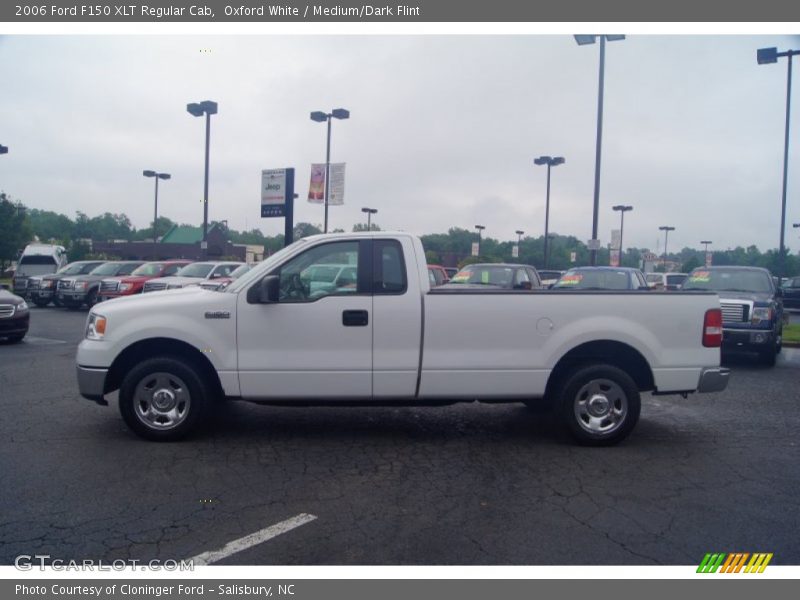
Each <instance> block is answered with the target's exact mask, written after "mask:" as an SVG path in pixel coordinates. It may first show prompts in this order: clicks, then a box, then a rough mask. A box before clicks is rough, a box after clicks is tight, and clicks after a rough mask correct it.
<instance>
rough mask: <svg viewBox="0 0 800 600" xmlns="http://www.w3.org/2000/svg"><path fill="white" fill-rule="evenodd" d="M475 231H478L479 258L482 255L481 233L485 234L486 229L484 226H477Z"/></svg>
mask: <svg viewBox="0 0 800 600" xmlns="http://www.w3.org/2000/svg"><path fill="white" fill-rule="evenodd" d="M475 229H477V230H478V256H480V255H481V233H482V232H483V230H484V229H486V227H485V226H484V225H475Z"/></svg>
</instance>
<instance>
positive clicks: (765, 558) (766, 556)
mask: <svg viewBox="0 0 800 600" xmlns="http://www.w3.org/2000/svg"><path fill="white" fill-rule="evenodd" d="M748 559H749V560H748ZM771 560H772V552H769V553H767V552H754V553H753V554H750V553H749V552H732V553H729V554H726V553H725V552H721V553H713V554H712V553H710V552H709V553H708V554H706V555H705V556H704V557H703V560H702V561H701V562H700V566H699V567H697V572H698V573H716V572H717V571H719V572H720V573H740V572H741V573H763V572H764V569H766V568H767V565H768V564H769V562H770V561H771Z"/></svg>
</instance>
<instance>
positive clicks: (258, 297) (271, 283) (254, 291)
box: [247, 275, 281, 304]
mask: <svg viewBox="0 0 800 600" xmlns="http://www.w3.org/2000/svg"><path fill="white" fill-rule="evenodd" d="M280 286H281V279H280V277H278V276H277V275H267V276H266V277H264V279H262V280H261V281H259V282H258V283H257V284H255V285H252V286H250V289H248V290H247V303H248V304H274V303H275V302H277V301H278V296H279V293H280Z"/></svg>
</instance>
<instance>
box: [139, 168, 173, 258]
mask: <svg viewBox="0 0 800 600" xmlns="http://www.w3.org/2000/svg"><path fill="white" fill-rule="evenodd" d="M142 175H144V176H145V177H153V178H154V179H155V180H156V201H155V207H154V209H153V260H158V245H157V242H158V234H157V233H156V231H157V226H158V180H159V179H164V180H167V179H170V178H171V177H172V175H170V174H169V173H156V172H155V171H142Z"/></svg>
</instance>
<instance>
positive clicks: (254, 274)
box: [77, 232, 720, 401]
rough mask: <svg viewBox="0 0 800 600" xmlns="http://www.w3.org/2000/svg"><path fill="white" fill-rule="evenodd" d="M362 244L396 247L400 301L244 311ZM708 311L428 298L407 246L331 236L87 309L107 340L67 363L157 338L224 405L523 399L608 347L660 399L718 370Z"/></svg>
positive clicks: (552, 297)
mask: <svg viewBox="0 0 800 600" xmlns="http://www.w3.org/2000/svg"><path fill="white" fill-rule="evenodd" d="M364 239H376V240H378V239H389V240H396V241H397V242H399V243H400V245H401V247H402V250H403V255H404V261H405V265H406V269H407V279H408V284H407V289H406V290H405V292H404V293H398V294H386V295H379V294H374V295H371V294H363V293H361V294H351V295H344V294H340V295H331V296H327V297H323V298H320V299H318V300H314V301H307V302H295V303H292V302H276V303H268V304H250V303H248V301H247V290H248V289H249V288H250V287H251V286H253V285H257V284H258V283H259V282H260V281H261V279H262V278H263V277H264V276H265V275H268V274H269V273H270V272H272V271H274V270H275V269H276V268H278V267H280V266H281V265H282V264H283V263H284V262H285V261H287V260H289V259H291V258H293V257H295V256H298V255H300V254H301V253H303V252H305V251H307V250H309V249H310V248H314V247H315V246H318V245H322V244H326V243H329V242H332V241H337V240H338V241H353V240H364ZM712 308H719V301H718V298H717V297H716V296H715V295H710V294H688V293H686V294H682V293H675V294H648V293H638V292H620V293H605V292H600V293H593V292H583V293H581V292H572V291H569V292H558V291H547V290H538V291H533V292H528V291H523V292H509V293H488V292H487V293H483V292H478V293H462V292H442V291H438V292H437V291H431V289H430V283H429V279H428V273H427V266H426V264H425V254H424V251H423V248H422V245H421V243H420V241H419V239H418V238H416V237H414V236H411V235H409V234H405V233H383V232H380V233H375V232H370V233H363V234H328V235H324V236H314V237H311V238H306V239H305V240H302V241H301V242H299V243H296V244H295V245H293V246H290V247H289V248H287V249H285V250H284V251H282V252H280V253H278V254H276V255H274V256H273V257H271V258H270V259H268V260H267V261H265V262H264V263H262V264H261V265H258V266H256V267H255V268H253V269H252V270H251V271H250V272H248V273H246V274H244V275H243V276H242V277H241V278H240V279H239V280H237V281H236V282H234V283H233V284H232V285H231V287H230V288H229V289H228V291H226V292H212V291H206V290H202V289H200V288H196V287H193V288H184V289H179V290H170V291H164V292H162V293H158V294H145V295H141V296H134V297H124V298H119V299H115V300H111V301H109V302H105V303H103V304H101V305H98V306H97V307H95V308H94V309H93V313H97V314H100V315H102V316H105V317H106V318H107V323H108V324H107V333H106V337H105V339H104V340H102V341H92V340H88V339H87V340H84V341H83V342H82V343H81V345H80V346H79V349H78V355H77V362H78V365H79V370H80V368H87V369H90V370H94V371H102V370H104V369H108V368H109V367H111V365H112V364H113V362H114V360H115V358H116V357H117V356H119V355H120V353H122V352H123V350H125V349H126V348H128V347H130V346H131V345H132V344H134V343H137V342H141V341H145V340H148V339H151V338H162V339H174V340H178V341H181V342H185V343H186V344H188V345H190V346H192V347H193V348H196V349H198V350H200V351H201V352H202V353H203V355H204V356H205V357H206V358H207V359H208V360H209V361H210V363H211V365H212V366H213V368H214V370H215V371H216V373H217V375H218V376H219V380H220V383H221V385H222V389H223V391H224V393H225V395H226V396H234V397H241V398H244V399H250V400H267V401H269V400H275V401H293V400H296V401H301V400H310V399H324V400H333V401H337V400H356V401H358V400H361V401H364V400H366V401H369V400H371V399H372V400H375V401H379V400H382V399H399V400H420V401H424V400H436V399H442V398H453V399H455V398H463V399H489V400H491V399H503V398H507V399H522V398H531V397H537V396H541V395H542V394H544V392H545V387H546V385H547V382H548V378H549V376H550V373H551V371H552V370H553V368H554V367H555V366H556V365H557V364H558V362H559V360H561V358H562V357H564V355H565V354H567V353H568V352H569V351H570V350H573V349H574V348H576V347H578V346H580V345H581V344H583V343H586V342H592V341H598V340H611V341H616V342H620V343H623V344H626V345H628V346H630V347H631V348H633V349H635V350H636V351H637V352H638V353H639V354H641V356H642V357H643V358H644V359H645V360H646V362H647V364H648V365H649V367H650V369H651V371H652V374H653V378H654V381H655V386H656V389H657V391H660V392H684V391H693V390H696V389H697V388H698V383H699V379H700V376H701V374H702V373H703V371H704V369H706V368H710V367H718V365H719V359H720V351H719V348H706V347H703V345H702V344H701V339H702V335H703V318H704V315H705V312H706V311H707V310H708V309H712ZM352 310H356V311H366V312H367V313H368V315H369V323H368V325H367V326H363V327H344V326H343V312H344V311H352ZM210 313H211V314H212V316H209V314H210ZM225 314H227V315H228V316H227V317H226V316H221V315H225ZM94 396H96V394H94ZM87 397H91V396H90V395H87Z"/></svg>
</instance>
